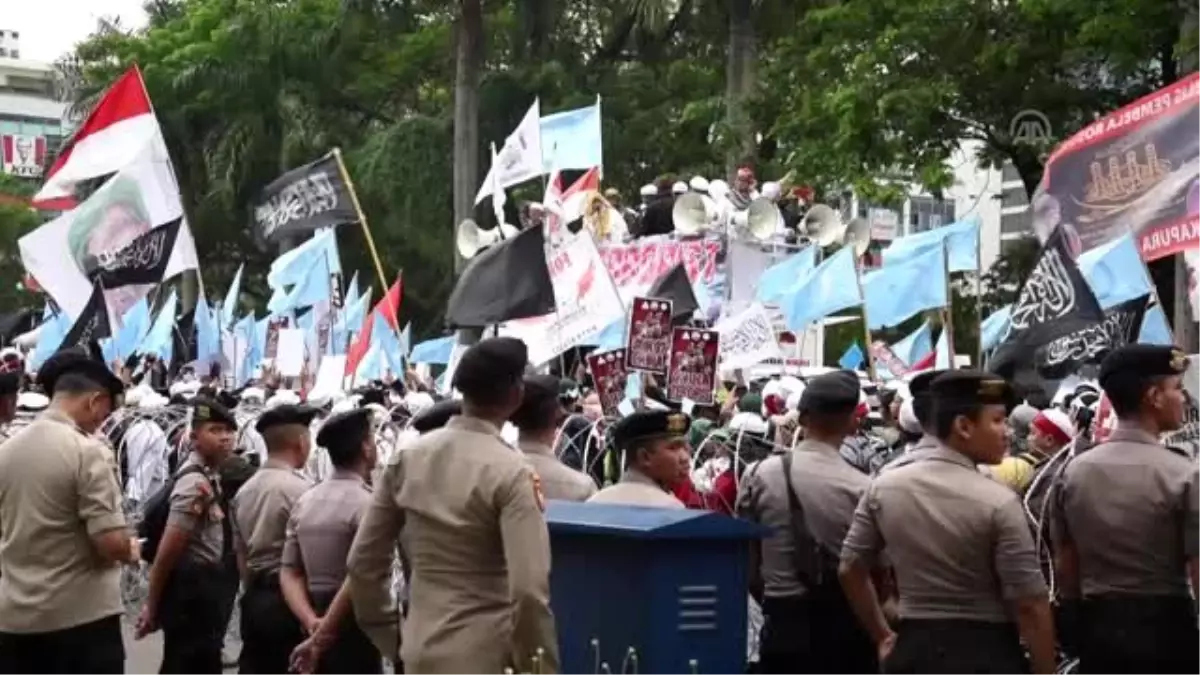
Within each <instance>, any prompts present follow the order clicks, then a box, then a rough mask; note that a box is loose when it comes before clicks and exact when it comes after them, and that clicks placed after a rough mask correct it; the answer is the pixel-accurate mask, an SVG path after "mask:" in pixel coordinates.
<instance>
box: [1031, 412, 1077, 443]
mask: <svg viewBox="0 0 1200 675" xmlns="http://www.w3.org/2000/svg"><path fill="white" fill-rule="evenodd" d="M1030 426H1031V427H1033V428H1034V429H1037V430H1038V431H1040V432H1042V433H1043V434H1046V435H1047V436H1049V437H1050V438H1053V439H1054V440H1055V441H1057V442H1059V443H1061V444H1063V445H1066V444H1067V443H1070V442H1071V439H1072V438H1075V425H1074V424H1072V423H1071V418H1070V417H1067V414H1066V413H1065V412H1063V411H1061V410H1058V409H1056V408H1048V409H1046V410H1042V411H1041V412H1039V413H1038V414H1037V416H1036V417H1034V418H1033V422H1032V423H1031V424H1030Z"/></svg>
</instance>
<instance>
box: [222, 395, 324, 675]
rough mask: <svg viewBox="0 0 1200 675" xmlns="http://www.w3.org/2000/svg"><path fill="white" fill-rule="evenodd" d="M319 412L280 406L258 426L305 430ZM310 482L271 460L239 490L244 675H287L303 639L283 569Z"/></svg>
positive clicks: (261, 429)
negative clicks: (295, 515) (290, 526)
mask: <svg viewBox="0 0 1200 675" xmlns="http://www.w3.org/2000/svg"><path fill="white" fill-rule="evenodd" d="M315 416H316V410H315V409H314V408H310V407H308V406H296V405H289V404H285V405H279V406H276V407H274V408H271V409H269V410H267V412H265V413H263V414H262V416H261V417H260V418H259V419H258V421H257V422H256V423H255V429H256V430H257V431H258V432H259V433H260V434H261V433H263V432H264V431H267V430H268V429H270V428H272V427H274V426H279V425H302V426H304V427H307V426H308V425H309V424H310V423H311V422H312V419H313V417H315ZM310 487H312V483H311V482H310V481H309V480H308V479H307V478H305V477H304V476H303V475H302V474H301V473H300V472H299V471H297V470H295V469H294V468H292V467H291V466H288V465H286V464H284V463H283V462H281V461H279V460H276V459H268V460H267V461H266V463H264V464H263V466H262V468H261V469H259V470H258V471H257V472H256V473H255V474H254V475H253V476H251V477H250V479H249V480H247V481H246V483H245V484H244V485H243V486H242V489H241V490H239V491H238V493H237V496H236V497H234V501H233V507H234V516H235V524H236V526H237V527H236V536H237V540H238V541H237V544H238V548H239V550H240V551H241V552H242V555H243V556H244V557H245V565H246V576H245V578H244V579H243V580H242V581H243V588H242V598H241V637H242V651H241V654H240V655H239V656H238V670H239V671H240V672H243V673H285V672H287V671H288V667H289V666H290V660H291V653H292V650H293V649H295V648H296V645H298V644H300V641H301V640H302V639H303V629H302V627H301V626H300V622H299V620H297V619H296V617H295V615H293V614H292V611H291V609H289V608H288V606H287V603H286V602H285V601H284V599H283V592H282V591H281V590H280V588H279V567H280V565H281V564H282V558H283V543H284V539H285V538H286V536H287V523H288V519H289V518H290V517H291V514H292V509H293V508H294V507H295V505H296V502H297V501H299V499H300V496H301V495H303V494H304V493H305V492H307V491H308V489H309V488H310Z"/></svg>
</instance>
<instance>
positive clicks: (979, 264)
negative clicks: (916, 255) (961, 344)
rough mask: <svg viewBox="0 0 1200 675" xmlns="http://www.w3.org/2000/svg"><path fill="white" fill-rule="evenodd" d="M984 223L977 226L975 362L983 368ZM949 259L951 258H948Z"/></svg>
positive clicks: (947, 271)
mask: <svg viewBox="0 0 1200 675" xmlns="http://www.w3.org/2000/svg"><path fill="white" fill-rule="evenodd" d="M982 231H983V223H982V222H981V223H980V225H979V227H977V228H975V318H976V319H978V320H979V327H978V328H977V329H976V331H975V334H976V335H978V336H979V339H978V346H977V349H976V350H975V356H976V357H977V358H978V360H977V361H976V362H975V367H976V368H978V369H980V370H982V369H983V234H982ZM947 260H949V258H947ZM946 274H950V268H949V266H947V268H946Z"/></svg>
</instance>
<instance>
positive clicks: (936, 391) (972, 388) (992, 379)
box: [929, 370, 1018, 411]
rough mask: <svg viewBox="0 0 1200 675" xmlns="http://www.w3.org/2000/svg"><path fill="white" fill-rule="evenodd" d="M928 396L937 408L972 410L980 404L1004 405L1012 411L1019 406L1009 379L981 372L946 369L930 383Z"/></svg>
mask: <svg viewBox="0 0 1200 675" xmlns="http://www.w3.org/2000/svg"><path fill="white" fill-rule="evenodd" d="M929 396H930V398H931V399H932V400H933V405H934V406H935V407H942V406H952V407H955V408H969V407H973V406H977V405H1003V406H1004V407H1005V409H1006V410H1007V411H1011V410H1012V409H1013V408H1015V407H1016V405H1017V403H1018V399H1017V394H1016V392H1015V391H1014V390H1013V388H1012V385H1010V384H1009V383H1008V380H1005V379H1004V378H1002V377H1000V376H998V375H993V374H991V373H985V372H983V371H980V370H947V371H945V372H943V373H942V374H941V375H938V376H937V377H935V378H934V379H933V381H932V382H930V383H929Z"/></svg>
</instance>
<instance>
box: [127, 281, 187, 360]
mask: <svg viewBox="0 0 1200 675" xmlns="http://www.w3.org/2000/svg"><path fill="white" fill-rule="evenodd" d="M177 302H178V298H176V296H175V290H174V289H172V290H171V295H169V296H167V301H166V302H165V303H163V306H162V309H160V310H159V311H158V316H157V317H155V318H154V324H153V325H151V326H150V332H148V333H146V337H145V338H143V339H142V344H141V346H140V347H138V349H137V351H138V353H140V354H153V355H154V356H157V357H158V358H159V359H160V360H162V361H163V362H164V363H166V364H168V365H169V364H170V361H171V356H172V354H171V351H172V347H173V345H174V341H173V340H172V339H171V338H172V334H171V331H172V330H173V329H174V328H175V305H176V304H177Z"/></svg>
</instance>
